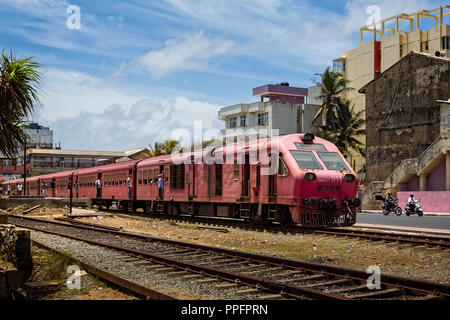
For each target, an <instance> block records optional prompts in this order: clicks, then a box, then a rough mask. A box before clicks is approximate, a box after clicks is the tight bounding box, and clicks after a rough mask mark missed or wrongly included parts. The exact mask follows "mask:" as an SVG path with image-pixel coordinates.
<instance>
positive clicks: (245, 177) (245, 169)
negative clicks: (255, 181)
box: [242, 153, 250, 197]
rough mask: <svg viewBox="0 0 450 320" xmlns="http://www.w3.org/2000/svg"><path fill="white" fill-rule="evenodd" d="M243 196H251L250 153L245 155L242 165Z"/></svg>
mask: <svg viewBox="0 0 450 320" xmlns="http://www.w3.org/2000/svg"><path fill="white" fill-rule="evenodd" d="M242 196H243V197H248V196H250V156H249V154H248V153H246V154H245V157H244V164H243V165H242Z"/></svg>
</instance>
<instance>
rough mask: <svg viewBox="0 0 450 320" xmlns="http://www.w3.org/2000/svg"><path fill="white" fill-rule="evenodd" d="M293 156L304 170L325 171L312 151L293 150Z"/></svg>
mask: <svg viewBox="0 0 450 320" xmlns="http://www.w3.org/2000/svg"><path fill="white" fill-rule="evenodd" d="M291 154H292V155H293V156H294V159H295V161H297V163H298V166H299V167H300V168H302V169H318V170H320V169H323V168H322V166H321V165H320V163H319V162H318V161H317V159H316V157H314V154H313V153H312V152H311V151H298V150H291Z"/></svg>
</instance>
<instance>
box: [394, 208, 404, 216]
mask: <svg viewBox="0 0 450 320" xmlns="http://www.w3.org/2000/svg"><path fill="white" fill-rule="evenodd" d="M395 214H396V215H397V216H401V215H402V208H397V209H395Z"/></svg>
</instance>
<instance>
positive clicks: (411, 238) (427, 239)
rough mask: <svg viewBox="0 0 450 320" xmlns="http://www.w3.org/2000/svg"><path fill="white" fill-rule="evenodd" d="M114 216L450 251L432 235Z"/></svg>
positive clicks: (449, 241)
mask: <svg viewBox="0 0 450 320" xmlns="http://www.w3.org/2000/svg"><path fill="white" fill-rule="evenodd" d="M115 215H116V216H119V217H124V218H134V217H136V218H156V219H162V220H168V221H178V222H186V223H197V224H202V225H209V226H215V227H227V228H239V229H244V230H255V231H267V232H276V233H278V232H282V233H291V234H317V235H325V236H334V237H344V238H356V239H362V240H370V241H374V242H388V243H397V244H399V245H403V244H405V245H411V246H420V247H424V248H441V249H442V250H450V237H445V236H435V235H417V234H415V235H411V234H406V233H395V234H393V233H386V232H380V231H363V230H353V229H343V228H339V229H331V228H323V229H311V228H305V227H301V226H282V225H278V224H271V225H263V224H250V223H248V222H244V221H236V220H230V219H220V218H218V219H217V218H199V217H188V216H155V215H151V216H136V215H129V214H121V213H115Z"/></svg>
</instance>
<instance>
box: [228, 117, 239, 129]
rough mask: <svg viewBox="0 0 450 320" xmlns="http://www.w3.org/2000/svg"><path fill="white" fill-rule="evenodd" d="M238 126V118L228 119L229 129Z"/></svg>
mask: <svg viewBox="0 0 450 320" xmlns="http://www.w3.org/2000/svg"><path fill="white" fill-rule="evenodd" d="M236 126H237V117H231V118H230V119H228V127H229V128H236Z"/></svg>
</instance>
